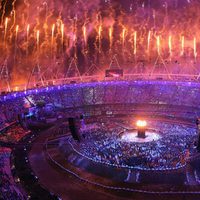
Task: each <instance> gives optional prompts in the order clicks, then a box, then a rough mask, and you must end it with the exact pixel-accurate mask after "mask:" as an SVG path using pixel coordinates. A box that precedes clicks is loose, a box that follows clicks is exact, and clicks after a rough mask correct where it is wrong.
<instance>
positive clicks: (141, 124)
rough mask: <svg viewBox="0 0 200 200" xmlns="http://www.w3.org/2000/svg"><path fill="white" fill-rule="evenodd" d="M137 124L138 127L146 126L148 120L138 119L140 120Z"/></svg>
mask: <svg viewBox="0 0 200 200" xmlns="http://www.w3.org/2000/svg"><path fill="white" fill-rule="evenodd" d="M136 126H137V127H138V128H144V127H146V126H147V122H146V121H145V120H138V121H137V122H136Z"/></svg>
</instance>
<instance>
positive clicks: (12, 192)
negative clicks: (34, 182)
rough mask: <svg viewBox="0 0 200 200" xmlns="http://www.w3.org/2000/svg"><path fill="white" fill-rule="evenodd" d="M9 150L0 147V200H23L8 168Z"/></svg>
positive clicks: (22, 194)
mask: <svg viewBox="0 0 200 200" xmlns="http://www.w3.org/2000/svg"><path fill="white" fill-rule="evenodd" d="M10 155H11V149H9V148H5V147H0V199H3V200H23V199H24V200H25V195H24V193H23V192H22V191H21V190H20V189H19V187H18V186H16V183H15V181H14V179H13V176H12V173H11V167H10Z"/></svg>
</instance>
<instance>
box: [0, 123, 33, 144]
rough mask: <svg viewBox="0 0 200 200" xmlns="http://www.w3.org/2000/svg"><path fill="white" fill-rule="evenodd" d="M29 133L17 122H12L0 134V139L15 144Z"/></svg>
mask: <svg viewBox="0 0 200 200" xmlns="http://www.w3.org/2000/svg"><path fill="white" fill-rule="evenodd" d="M29 133H30V131H25V130H24V129H23V128H22V127H21V126H20V125H19V124H14V125H12V126H11V127H10V128H9V129H8V130H7V131H3V132H2V133H1V134H0V141H1V142H4V143H8V144H9V143H12V144H15V143H17V142H18V141H19V140H20V139H21V138H23V137H24V136H25V135H27V134H29Z"/></svg>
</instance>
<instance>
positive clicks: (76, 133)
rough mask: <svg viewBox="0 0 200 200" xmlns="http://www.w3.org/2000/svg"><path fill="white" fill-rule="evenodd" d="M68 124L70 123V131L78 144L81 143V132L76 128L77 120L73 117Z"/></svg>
mask: <svg viewBox="0 0 200 200" xmlns="http://www.w3.org/2000/svg"><path fill="white" fill-rule="evenodd" d="M68 123H69V130H70V132H71V134H72V137H73V138H74V140H77V141H78V142H80V141H81V140H80V136H79V131H78V129H77V126H76V119H75V118H73V117H70V118H68Z"/></svg>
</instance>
